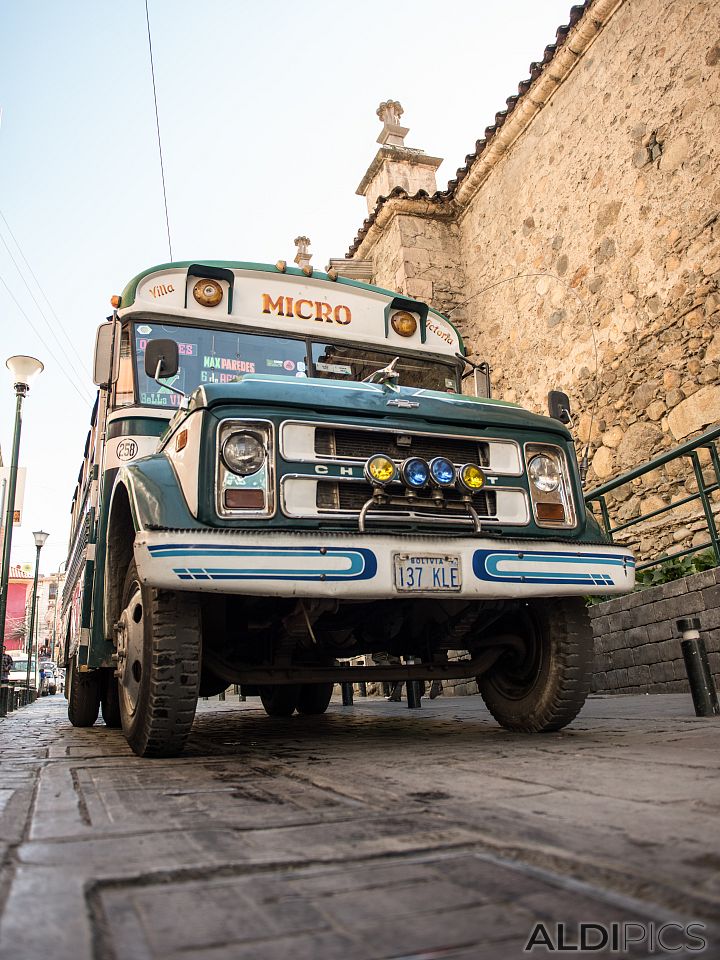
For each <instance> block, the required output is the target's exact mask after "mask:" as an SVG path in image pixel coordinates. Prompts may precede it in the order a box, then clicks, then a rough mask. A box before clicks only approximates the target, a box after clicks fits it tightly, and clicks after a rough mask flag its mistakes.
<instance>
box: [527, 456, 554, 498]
mask: <svg viewBox="0 0 720 960" xmlns="http://www.w3.org/2000/svg"><path fill="white" fill-rule="evenodd" d="M528 473H529V474H530V481H531V482H532V485H533V486H534V487H535V489H536V490H539V491H540V492H541V493H552V492H553V490H557V488H558V487H559V486H560V470H559V468H558V465H557V463H556V462H555V460H552V459H551V458H550V457H546V456H545V455H544V454H542V453H541V454H538V456H537V457H533V458H532V460H531V461H530V466H529V468H528Z"/></svg>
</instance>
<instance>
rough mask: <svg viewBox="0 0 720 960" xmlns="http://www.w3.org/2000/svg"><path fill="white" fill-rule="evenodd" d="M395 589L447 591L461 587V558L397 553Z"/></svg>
mask: <svg viewBox="0 0 720 960" xmlns="http://www.w3.org/2000/svg"><path fill="white" fill-rule="evenodd" d="M393 562H394V565H395V589H396V590H402V591H406V592H408V593H414V592H422V593H424V592H426V591H431V592H435V593H446V592H452V591H454V590H459V589H460V586H461V584H460V558H459V557H453V556H447V555H446V556H444V557H428V556H425V555H424V554H411V553H396V554H395V556H394V557H393Z"/></svg>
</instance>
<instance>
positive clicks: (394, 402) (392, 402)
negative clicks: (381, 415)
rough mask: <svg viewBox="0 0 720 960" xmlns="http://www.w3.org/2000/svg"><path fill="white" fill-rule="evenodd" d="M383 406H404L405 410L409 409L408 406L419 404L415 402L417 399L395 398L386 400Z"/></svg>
mask: <svg viewBox="0 0 720 960" xmlns="http://www.w3.org/2000/svg"><path fill="white" fill-rule="evenodd" d="M385 406H386V407H403V408H405V409H406V410H408V409H410V407H419V406H420V404H419V403H418V402H417V400H400V399H397V400H388V402H387V403H386V404H385Z"/></svg>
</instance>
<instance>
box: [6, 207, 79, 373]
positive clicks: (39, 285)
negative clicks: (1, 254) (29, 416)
mask: <svg viewBox="0 0 720 960" xmlns="http://www.w3.org/2000/svg"><path fill="white" fill-rule="evenodd" d="M0 218H2V221H3V223H4V224H5V227H6V229H7V232H8V233H9V234H10V236H11V237H12V239H13V243H14V244H15V246H16V247H17V249H18V253H19V254H20V256H21V257H22V259H23V262H24V264H25V266H26V267H27V268H28V270H29V272H30V276H31V277H32V278H33V280H34V281H35V286H36V287H37V288H38V290H39V291H40V293H41V294H42V297H43V300H44V301H45V303H46V304H47V305H48V307H49V308H50V313H51V314H52V315H53V317H54V318H55V321H56V322H57V325H58V328H59V330H60V332H61V333H62V335H63V337H65V341H66V342H67V344H68V346H69V347H70V349H71V350H72V351H73V353H74V354H75V356H76V357H77V359H78V362H79V363H80V368H81V370H83V371H85V366H84V363H83V360H82V357H81V356H80V354H79V353H78V351H77V349H76V348H75V345H74V343H73V342H72V340H71V339H70V337H68V335H67V332H66V330H65V326H64V325H63V323H62V322H61V320H60V317H58V315H57V313H56V312H55V308H54V307H53V305H52V303H51V302H50V298H49V297H48V295H47V294H46V293H45V291H44V290H43V288H42V286H41V284H40V281H39V280H38V278H37V276H36V274H35V271H34V270H33V268H32V267H31V266H30V263H29V261H28V258H27V257H26V256H25V254H24V253H23V249H22V247H21V246H20V243H19V241H18V238H17V237H16V236H15V234H14V233H13V231H12V227H11V226H10V224H9V223H8V221H7V217H6V216H5V214H4V213H3V212H2V210H0ZM0 236H1V235H0ZM3 242H4V241H3ZM5 246H6V247H7V244H5ZM8 253H10V251H9V250H8ZM10 257H11V258H12V253H10ZM13 263H15V259H14V258H13ZM15 267H16V268H17V269H18V273H20V270H19V268H18V266H17V264H16V263H15ZM23 282H25V281H24V280H23ZM25 286H26V287H27V283H25ZM28 289H29V288H28ZM30 296H32V292H30ZM33 300H35V297H33ZM35 303H36V305H37V301H35ZM38 310H40V307H39V306H38ZM40 312H41V313H42V310H40ZM46 319H47V318H46ZM53 329H54V328H53Z"/></svg>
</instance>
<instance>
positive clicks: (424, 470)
mask: <svg viewBox="0 0 720 960" xmlns="http://www.w3.org/2000/svg"><path fill="white" fill-rule="evenodd" d="M400 476H401V478H402V482H403V483H404V484H405V486H406V487H409V488H410V489H411V490H420V489H421V488H422V487H426V486H427V485H428V483H429V482H430V467H429V466H428V465H427V463H426V462H425V461H424V460H421V459H420V457H409V458H408V459H407V460H405V462H404V463H403V465H402V466H401V467H400Z"/></svg>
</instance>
